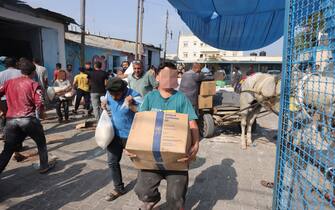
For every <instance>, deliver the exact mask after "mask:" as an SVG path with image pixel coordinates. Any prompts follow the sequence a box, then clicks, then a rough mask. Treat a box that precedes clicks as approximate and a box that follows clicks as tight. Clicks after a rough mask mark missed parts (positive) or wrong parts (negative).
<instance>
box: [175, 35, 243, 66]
mask: <svg viewBox="0 0 335 210" xmlns="http://www.w3.org/2000/svg"><path fill="white" fill-rule="evenodd" d="M177 56H178V58H179V59H180V60H182V61H185V62H187V61H190V60H210V59H221V58H225V57H231V56H243V52H242V51H227V50H220V49H216V48H214V47H211V46H209V45H208V44H205V43H204V42H202V41H201V40H200V39H198V37H196V36H194V35H180V36H179V42H178V55H177Z"/></svg>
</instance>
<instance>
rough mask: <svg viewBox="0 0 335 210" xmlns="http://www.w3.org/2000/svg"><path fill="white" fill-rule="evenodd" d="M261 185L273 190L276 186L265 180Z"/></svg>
mask: <svg viewBox="0 0 335 210" xmlns="http://www.w3.org/2000/svg"><path fill="white" fill-rule="evenodd" d="M261 185H262V186H264V187H267V188H270V189H272V188H273V186H274V183H273V182H267V181H265V180H262V181H261Z"/></svg>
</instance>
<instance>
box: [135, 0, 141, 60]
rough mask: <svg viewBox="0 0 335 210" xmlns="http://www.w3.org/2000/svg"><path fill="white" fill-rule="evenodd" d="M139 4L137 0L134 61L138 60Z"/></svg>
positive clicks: (139, 0)
mask: <svg viewBox="0 0 335 210" xmlns="http://www.w3.org/2000/svg"><path fill="white" fill-rule="evenodd" d="M140 4H141V0H137V16H136V46H135V60H138V39H139V37H138V36H139V31H138V29H139V16H140Z"/></svg>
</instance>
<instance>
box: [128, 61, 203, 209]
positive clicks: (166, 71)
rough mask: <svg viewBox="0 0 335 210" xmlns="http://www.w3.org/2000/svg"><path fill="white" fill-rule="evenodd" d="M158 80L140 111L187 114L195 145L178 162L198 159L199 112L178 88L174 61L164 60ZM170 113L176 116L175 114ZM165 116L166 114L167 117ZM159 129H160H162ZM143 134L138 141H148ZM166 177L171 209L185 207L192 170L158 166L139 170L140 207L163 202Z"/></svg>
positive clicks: (167, 196) (192, 140)
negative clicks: (161, 190) (161, 186)
mask: <svg viewBox="0 0 335 210" xmlns="http://www.w3.org/2000/svg"><path fill="white" fill-rule="evenodd" d="M157 81H158V82H159V86H158V90H156V91H152V92H151V93H149V94H147V95H146V96H145V98H144V101H143V104H142V105H141V107H140V111H157V112H158V113H157V114H156V116H155V117H156V119H157V115H160V116H158V118H161V117H166V116H164V115H165V114H162V111H163V112H166V113H173V112H174V113H181V114H187V120H188V124H189V125H188V126H189V128H190V130H191V131H190V132H191V133H190V134H191V135H190V136H191V140H190V143H191V146H190V147H189V150H188V152H187V153H186V155H184V156H183V157H181V158H180V159H179V160H178V162H184V163H188V162H189V161H191V160H193V159H195V157H196V154H197V152H198V149H199V129H198V126H197V123H196V120H197V115H196V114H195V111H194V109H193V107H192V104H191V102H190V101H189V100H188V99H187V98H186V96H185V95H184V94H182V93H181V92H178V91H176V90H175V89H174V88H176V87H177V85H178V84H177V70H176V66H175V65H174V64H172V63H165V64H163V65H162V66H161V67H160V68H159V70H158V75H157ZM168 117H171V118H172V117H173V116H168ZM149 118H150V117H149ZM165 119H166V118H164V119H163V120H165ZM180 119H181V118H180ZM181 121H182V120H181ZM162 122H163V121H162ZM163 123H165V122H163ZM182 124H183V123H182ZM171 126H172V125H171ZM156 131H157V132H158V131H159V129H157V130H156ZM144 132H148V131H147V130H144V131H143V133H144ZM159 132H160V131H159ZM159 132H158V133H159ZM154 133H155V132H154ZM141 138H142V136H139V137H138V141H141V140H142V141H144V140H143V139H141ZM172 142H173V141H172ZM172 145H173V143H172ZM176 145H177V144H176ZM170 146H171V145H170ZM126 148H127V146H126ZM128 155H129V156H130V157H132V158H135V159H136V158H139V157H136V155H135V154H131V153H130V151H128ZM139 156H140V155H139ZM155 160H157V159H155ZM163 160H164V157H163ZM160 162H161V161H158V165H159V164H160ZM163 165H164V164H163ZM162 179H166V181H167V186H168V188H167V192H166V201H167V203H166V204H167V207H168V208H167V209H173V210H179V209H182V208H183V207H184V203H185V196H186V192H187V187H188V171H187V170H186V171H185V170H184V171H176V170H169V169H166V168H162V167H158V169H154V170H144V169H142V170H140V171H139V174H138V178H137V183H136V186H135V192H136V194H137V196H138V198H139V199H140V200H141V201H142V202H143V205H142V207H141V208H140V209H142V210H147V209H148V210H151V209H153V207H154V206H155V205H156V204H157V203H158V202H159V200H160V198H161V197H160V193H159V191H158V187H159V183H160V181H161V180H162Z"/></svg>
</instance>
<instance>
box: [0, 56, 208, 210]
mask: <svg viewBox="0 0 335 210" xmlns="http://www.w3.org/2000/svg"><path fill="white" fill-rule="evenodd" d="M5 64H6V68H7V70H5V71H3V72H1V73H0V96H1V97H2V98H1V113H2V123H1V125H2V128H3V133H4V140H5V142H4V148H3V151H2V153H1V154H0V173H1V172H2V171H3V170H4V169H5V167H6V166H7V164H8V162H9V161H10V158H11V157H12V155H13V154H14V153H15V155H16V154H17V155H20V153H19V152H20V150H21V148H22V142H23V141H24V140H25V138H26V137H27V136H29V137H31V138H32V139H33V140H34V141H35V143H36V145H37V149H38V154H39V158H40V168H39V172H40V173H47V172H48V171H49V170H50V169H52V168H53V167H54V166H55V163H56V162H55V161H48V152H47V144H46V137H45V135H44V131H43V126H42V124H41V122H43V121H42V120H43V119H44V116H45V115H44V112H45V109H46V108H45V107H46V106H47V107H48V108H50V107H53V106H54V107H55V109H56V113H57V116H58V121H59V123H63V120H65V121H68V120H69V115H70V111H69V107H70V105H71V103H70V102H71V100H73V98H75V99H74V101H75V104H74V109H73V111H72V112H73V114H78V110H79V106H80V103H81V101H82V98H84V104H83V105H84V110H86V114H87V115H91V113H92V112H93V114H94V119H95V120H97V121H98V120H99V117H100V115H101V112H102V110H103V109H106V110H108V111H109V113H110V114H111V120H112V123H113V126H114V132H115V137H114V139H113V141H112V142H111V144H110V145H109V146H108V147H107V157H108V159H107V163H108V166H109V168H110V172H111V177H112V181H113V184H114V189H113V190H111V192H110V193H109V194H108V195H107V196H106V200H107V201H112V200H115V199H116V198H118V197H120V196H122V195H124V194H125V193H126V190H125V187H124V183H123V180H122V173H121V165H120V160H121V157H122V154H123V153H125V154H126V155H127V156H129V157H130V158H134V157H135V155H134V154H131V153H129V152H128V151H126V150H125V149H124V148H125V145H126V142H127V138H128V135H129V132H130V128H131V125H132V122H133V119H134V116H135V113H136V112H142V111H174V112H176V113H183V114H188V119H189V127H190V130H191V136H192V146H191V149H190V150H189V152H188V154H187V155H186V156H185V158H183V159H181V160H179V161H185V162H190V161H192V160H194V159H195V157H196V154H197V152H198V150H199V141H200V136H199V129H198V124H197V120H198V117H199V116H198V114H197V101H198V100H197V97H198V95H199V86H200V82H201V81H202V80H204V79H205V77H204V76H203V75H201V73H200V70H201V66H200V64H194V65H193V67H192V69H191V70H189V71H187V72H186V73H185V74H183V75H181V74H178V70H177V68H176V66H175V65H174V64H172V63H164V64H162V65H161V66H160V67H159V68H158V69H156V68H155V67H154V66H151V67H150V68H149V69H148V70H147V71H144V69H143V65H142V63H141V62H140V61H134V62H132V63H131V64H132V68H133V70H132V71H131V72H130V71H127V70H128V69H129V66H130V63H129V62H128V61H125V62H122V64H121V67H120V68H119V69H118V71H117V72H116V73H115V74H114V73H113V72H112V73H111V72H107V71H105V70H102V63H101V62H99V61H97V62H95V63H94V64H93V68H92V65H91V63H90V62H86V63H85V66H84V67H81V68H80V69H79V73H78V74H77V75H73V71H72V65H70V64H68V65H67V66H66V69H65V70H63V69H62V66H61V64H60V63H57V64H56V68H55V70H54V72H53V73H54V74H53V81H52V83H49V81H48V72H47V70H46V68H45V67H43V66H42V65H41V64H40V61H39V59H33V61H32V62H31V61H29V60H28V59H24V58H22V59H20V60H19V61H18V62H17V63H16V62H15V59H13V58H6V60H5ZM178 77H181V82H180V84H179V82H178ZM50 86H52V87H53V88H59V89H60V90H61V91H60V92H57V93H56V96H55V98H54V99H53V100H52V101H48V96H47V95H48V94H47V92H48V91H47V89H48V87H50ZM178 87H179V91H178V90H176V89H177V88H178ZM139 141H141V139H140V137H139ZM162 179H166V180H167V185H168V188H167V193H166V200H167V206H168V207H167V209H173V210H175V209H182V208H183V206H184V203H185V199H186V191H187V186H188V172H187V171H165V170H139V172H138V178H137V183H136V186H135V193H136V194H137V196H138V198H139V200H141V201H142V202H143V205H142V206H141V208H140V209H153V207H154V206H155V205H156V204H157V203H158V202H159V200H160V199H161V197H160V193H159V191H158V187H159V183H160V181H161V180H162Z"/></svg>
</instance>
